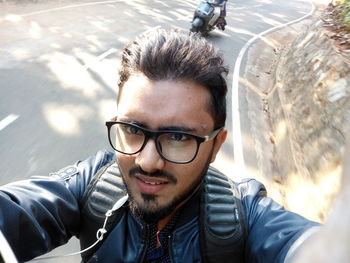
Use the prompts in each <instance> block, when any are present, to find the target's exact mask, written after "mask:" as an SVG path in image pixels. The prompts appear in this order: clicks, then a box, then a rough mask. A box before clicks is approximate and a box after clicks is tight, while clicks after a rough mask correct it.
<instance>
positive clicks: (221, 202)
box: [199, 167, 247, 263]
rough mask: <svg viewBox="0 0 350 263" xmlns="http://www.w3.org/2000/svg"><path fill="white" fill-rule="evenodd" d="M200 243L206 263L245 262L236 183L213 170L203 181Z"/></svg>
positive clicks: (243, 223) (244, 236) (241, 211)
mask: <svg viewBox="0 0 350 263" xmlns="http://www.w3.org/2000/svg"><path fill="white" fill-rule="evenodd" d="M199 221H200V240H201V250H202V255H203V258H204V260H205V262H208V263H211V262H235V263H238V262H244V247H245V241H246V239H247V230H246V219H245V212H244V208H243V205H242V201H241V198H240V193H239V190H238V188H237V186H236V184H235V183H234V182H233V181H232V180H230V179H229V178H228V177H227V176H225V175H224V174H222V173H221V172H219V171H218V170H216V169H215V168H213V167H210V168H209V169H208V172H207V174H206V176H205V179H204V184H203V191H202V194H201V203H200V220H199Z"/></svg>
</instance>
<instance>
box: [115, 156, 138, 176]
mask: <svg viewBox="0 0 350 263" xmlns="http://www.w3.org/2000/svg"><path fill="white" fill-rule="evenodd" d="M116 159H117V163H118V166H119V170H120V172H121V173H122V175H124V177H125V175H127V174H128V173H129V170H130V169H131V168H132V167H133V166H134V163H135V161H134V159H135V158H134V157H133V156H132V155H125V154H120V153H116Z"/></svg>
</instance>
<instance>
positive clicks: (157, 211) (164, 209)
mask: <svg viewBox="0 0 350 263" xmlns="http://www.w3.org/2000/svg"><path fill="white" fill-rule="evenodd" d="M211 156H212V153H211V154H210V156H209V158H208V160H207V162H206V164H205V166H204V167H203V169H202V170H201V171H200V173H199V176H198V177H197V178H196V180H195V181H193V183H192V184H191V185H190V186H189V187H188V188H186V189H185V190H184V191H182V192H181V193H179V194H178V195H177V196H175V197H174V198H173V199H172V200H171V201H170V202H169V203H167V204H165V205H163V206H160V205H159V204H158V201H157V197H156V195H153V194H144V193H141V198H142V200H143V202H144V204H138V203H137V202H136V199H135V196H134V195H133V193H132V191H131V190H130V189H129V187H128V185H127V184H126V182H125V179H124V175H123V176H122V178H123V181H124V185H125V187H126V190H127V192H128V195H129V209H130V211H131V212H132V213H133V214H134V215H136V216H137V217H138V218H140V219H142V220H143V221H144V222H146V223H147V224H152V223H157V222H158V221H159V220H161V219H163V218H165V217H167V216H169V215H170V214H171V213H172V212H173V211H174V210H175V209H176V208H177V207H178V206H179V205H180V204H181V203H183V202H184V201H185V200H187V199H189V198H190V197H191V196H192V195H193V194H194V193H195V192H196V191H197V190H198V188H199V186H200V185H201V184H202V182H203V179H204V176H205V174H206V172H207V170H208V168H209V164H210V160H211ZM136 173H139V174H144V175H148V176H155V177H159V178H166V179H168V180H169V181H171V182H173V183H176V182H177V179H176V177H175V176H173V175H172V174H169V173H167V172H164V171H158V172H154V173H152V174H150V173H147V172H145V171H143V170H142V169H141V167H139V166H135V167H133V168H132V169H130V171H129V175H128V176H129V177H131V176H133V175H134V174H136Z"/></svg>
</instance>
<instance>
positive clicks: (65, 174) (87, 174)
mask: <svg viewBox="0 0 350 263" xmlns="http://www.w3.org/2000/svg"><path fill="white" fill-rule="evenodd" d="M114 159H115V156H114V154H113V153H111V152H108V151H105V150H104V151H98V152H97V153H96V154H95V155H93V156H90V157H88V158H87V159H85V160H79V161H76V162H75V163H74V164H72V165H68V166H66V167H64V168H62V169H60V170H59V171H57V172H54V173H51V174H50V175H51V176H53V177H55V178H57V179H59V180H63V181H65V183H66V185H67V187H68V188H69V189H70V190H71V191H72V192H73V194H74V195H75V196H76V198H77V200H80V199H81V198H82V196H83V194H84V192H85V190H86V187H87V185H88V184H89V183H90V181H91V180H92V178H93V177H94V175H95V174H96V173H97V172H98V171H99V170H100V169H101V168H102V167H104V166H105V165H107V164H108V163H110V162H112V161H113V160H114Z"/></svg>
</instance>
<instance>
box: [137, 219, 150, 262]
mask: <svg viewBox="0 0 350 263" xmlns="http://www.w3.org/2000/svg"><path fill="white" fill-rule="evenodd" d="M141 227H142V228H145V247H144V249H143V251H142V255H141V257H140V260H139V261H138V263H142V262H144V259H145V255H146V252H147V248H148V243H149V240H148V235H149V226H148V225H147V224H146V226H144V225H142V224H141Z"/></svg>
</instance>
